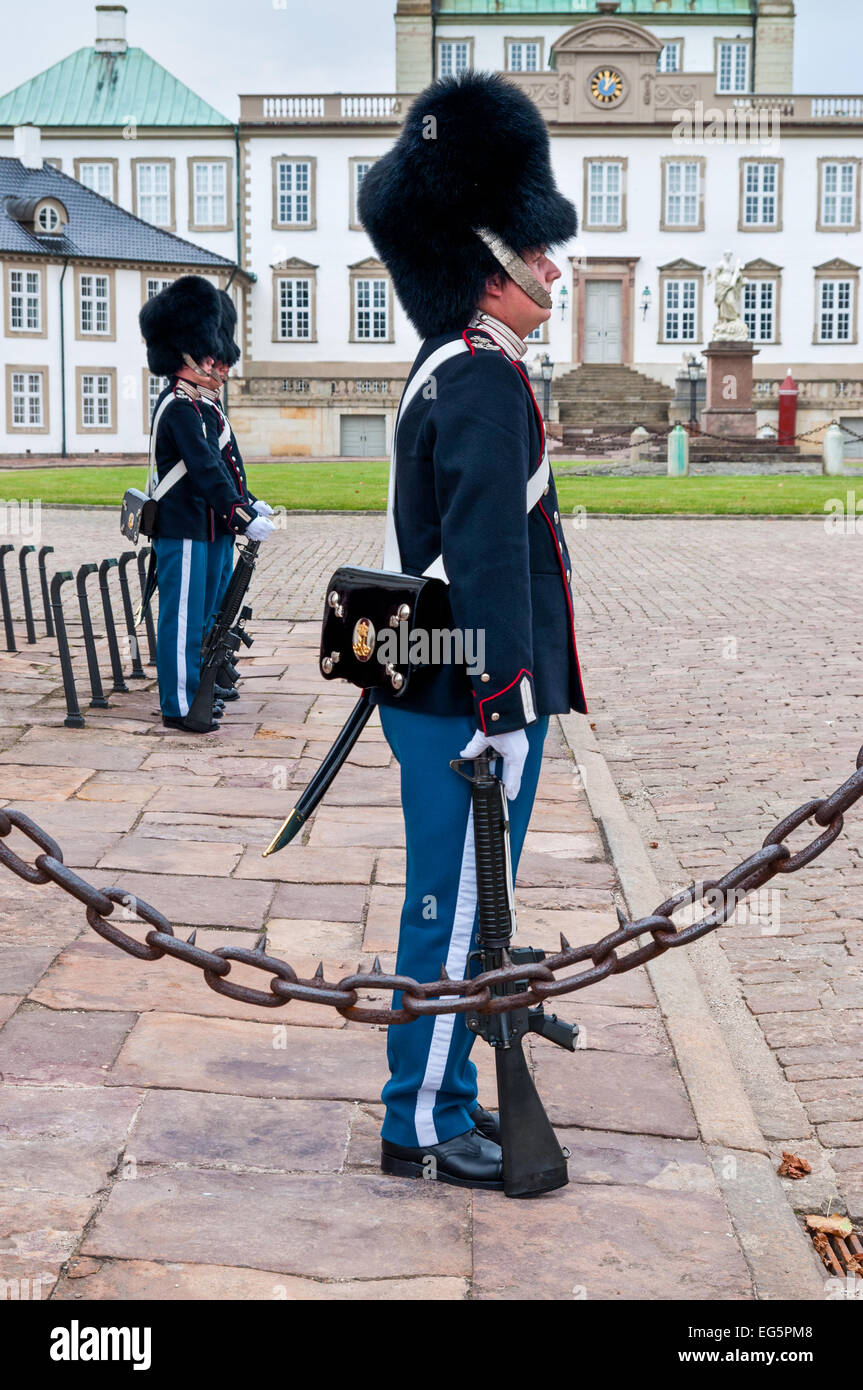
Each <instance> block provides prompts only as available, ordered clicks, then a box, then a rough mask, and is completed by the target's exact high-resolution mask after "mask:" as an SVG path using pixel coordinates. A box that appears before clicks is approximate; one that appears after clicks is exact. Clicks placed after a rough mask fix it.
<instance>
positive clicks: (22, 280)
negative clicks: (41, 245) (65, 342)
mask: <svg viewBox="0 0 863 1390" xmlns="http://www.w3.org/2000/svg"><path fill="white" fill-rule="evenodd" d="M9 331H10V333H34V334H40V335H41V333H42V331H43V330H42V273H41V271H39V270H10V271H9Z"/></svg>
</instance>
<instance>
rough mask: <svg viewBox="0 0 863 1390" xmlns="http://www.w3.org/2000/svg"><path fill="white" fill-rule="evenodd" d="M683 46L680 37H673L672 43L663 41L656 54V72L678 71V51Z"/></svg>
mask: <svg viewBox="0 0 863 1390" xmlns="http://www.w3.org/2000/svg"><path fill="white" fill-rule="evenodd" d="M682 47H683V45H682V43H681V41H680V39H675V40H674V41H673V42H672V43H664V44H663V45H662V51H661V52H660V53H659V54H658V55H657V59H656V71H657V72H680V51H681V48H682Z"/></svg>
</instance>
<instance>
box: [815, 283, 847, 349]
mask: <svg viewBox="0 0 863 1390" xmlns="http://www.w3.org/2000/svg"><path fill="white" fill-rule="evenodd" d="M852 306H853V282H852V281H851V280H820V281H819V282H818V342H819V343H849V342H851V341H852V333H851V313H852Z"/></svg>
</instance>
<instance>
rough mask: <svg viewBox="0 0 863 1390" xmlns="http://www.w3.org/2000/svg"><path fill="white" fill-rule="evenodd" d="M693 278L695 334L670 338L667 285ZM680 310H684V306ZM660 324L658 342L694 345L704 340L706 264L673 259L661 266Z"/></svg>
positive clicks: (676, 345)
mask: <svg viewBox="0 0 863 1390" xmlns="http://www.w3.org/2000/svg"><path fill="white" fill-rule="evenodd" d="M683 280H693V281H694V282H695V286H696V289H695V324H694V327H695V336H694V337H692V338H669V337H668V335H667V333H666V293H667V291H666V286H667V285H668V284H669V283H671V282H672V281H683ZM679 312H682V306H681V309H680V310H679ZM658 317H659V324H658V332H657V339H656V341H657V343H658V344H667V345H668V346H669V347H680V346H684V347H685V346H693V345H696V344H699V343H701V342H703V335H704V266H699V265H694V264H693V263H692V262H691V261H686V260H677V261H671V262H669V263H668V264H667V265H665V266H660V267H659V315H658Z"/></svg>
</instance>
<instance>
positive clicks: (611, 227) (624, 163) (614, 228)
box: [581, 154, 629, 232]
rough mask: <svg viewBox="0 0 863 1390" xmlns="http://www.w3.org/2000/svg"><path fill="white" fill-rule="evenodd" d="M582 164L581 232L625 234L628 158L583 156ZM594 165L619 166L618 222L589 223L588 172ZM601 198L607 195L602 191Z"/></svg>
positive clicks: (610, 155)
mask: <svg viewBox="0 0 863 1390" xmlns="http://www.w3.org/2000/svg"><path fill="white" fill-rule="evenodd" d="M583 164H584V168H583V175H582V177H583V184H584V196H583V202H582V209H583V217H582V222H581V230H582V231H585V232H625V231H626V229H627V226H626V221H627V208H626V190H627V181H628V174H629V157H628V155H614V154H608V155H606V154H602V155H585V156H584V161H583ZM594 164H619V165H620V194H619V197H620V221H619V222H593V221H591V217H590V196H591V195H590V170H591V166H592V165H594ZM603 182H604V178H603ZM602 196H603V199H605V198H606V197H607V193H606V192H605V191H603V194H602Z"/></svg>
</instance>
